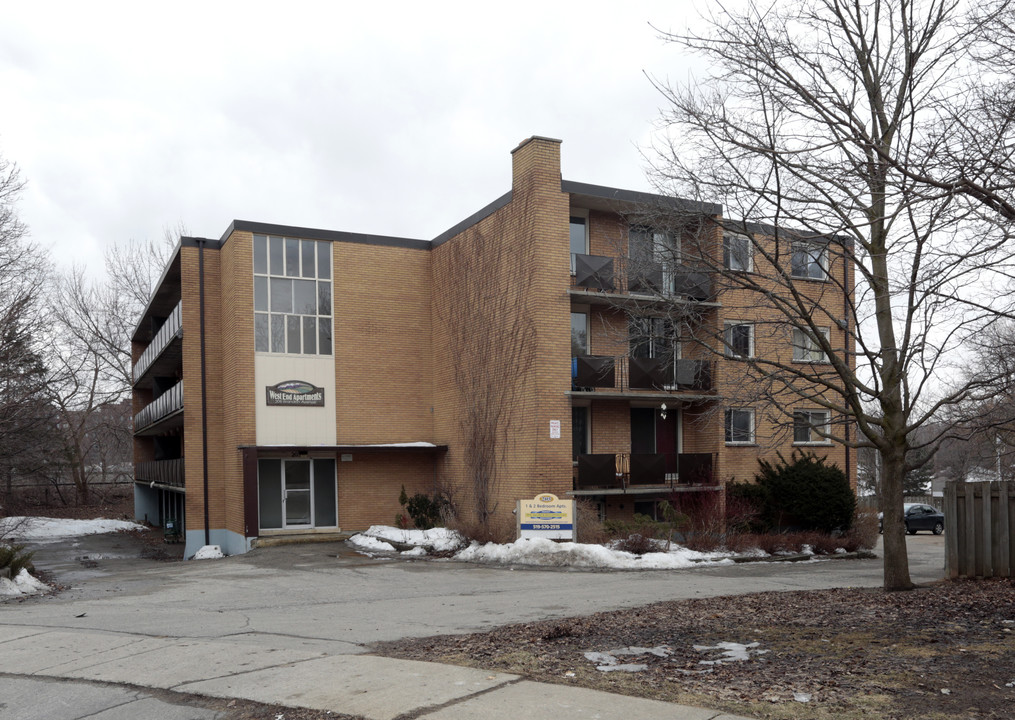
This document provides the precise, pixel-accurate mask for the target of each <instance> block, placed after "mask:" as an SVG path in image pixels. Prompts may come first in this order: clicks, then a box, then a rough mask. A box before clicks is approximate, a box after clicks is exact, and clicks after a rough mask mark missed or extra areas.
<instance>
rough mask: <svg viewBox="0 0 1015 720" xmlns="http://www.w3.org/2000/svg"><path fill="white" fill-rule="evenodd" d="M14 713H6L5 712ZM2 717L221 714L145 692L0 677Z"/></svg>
mask: <svg viewBox="0 0 1015 720" xmlns="http://www.w3.org/2000/svg"><path fill="white" fill-rule="evenodd" d="M8 712H9V713H11V714H9V715H8V714H5V713H8ZM0 716H2V717H7V718H17V720H85V719H86V718H87V719H88V720H137V719H138V718H159V720H217V718H219V717H220V715H219V713H216V712H214V711H212V710H208V709H205V708H198V707H193V706H191V705H177V704H173V703H169V702H166V701H165V700H162V699H159V698H155V697H152V696H151V695H150V694H148V693H145V692H144V691H141V690H137V689H131V688H125V687H116V686H111V685H106V684H96V683H67V682H65V681H61V680H58V679H52V678H32V677H12V676H6V677H4V676H0Z"/></svg>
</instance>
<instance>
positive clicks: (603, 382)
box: [574, 355, 616, 388]
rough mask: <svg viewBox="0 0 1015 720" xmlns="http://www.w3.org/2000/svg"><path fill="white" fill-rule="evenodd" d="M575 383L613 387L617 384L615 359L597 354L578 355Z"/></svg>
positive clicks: (585, 385)
mask: <svg viewBox="0 0 1015 720" xmlns="http://www.w3.org/2000/svg"><path fill="white" fill-rule="evenodd" d="M574 362H575V372H574V385H575V387H598V388H612V387H615V386H616V375H615V372H614V365H615V362H614V359H613V358H612V357H600V356H596V355H583V356H580V357H576V358H575V359H574Z"/></svg>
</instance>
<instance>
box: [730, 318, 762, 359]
mask: <svg viewBox="0 0 1015 720" xmlns="http://www.w3.org/2000/svg"><path fill="white" fill-rule="evenodd" d="M723 343H724V344H725V346H726V347H725V348H724V350H725V355H726V357H738V358H751V357H754V325H753V324H751V323H733V322H728V323H726V327H725V328H724V331H723Z"/></svg>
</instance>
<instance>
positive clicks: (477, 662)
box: [375, 580, 1015, 720]
mask: <svg viewBox="0 0 1015 720" xmlns="http://www.w3.org/2000/svg"><path fill="white" fill-rule="evenodd" d="M723 643H736V644H738V645H739V648H738V647H734V648H733V651H735V652H739V654H740V656H741V657H743V656H746V659H740V660H730V661H728V662H715V661H717V660H720V661H721V660H722V659H723V657H724V653H726V652H728V651H731V648H730V647H729V646H723V645H722V644H723ZM696 648H697V649H696ZM617 650H625V651H626V652H619V653H618V652H614V653H613V659H614V662H613V665H634V666H644V668H643V669H641V670H638V671H636V672H625V671H623V670H614V671H602V670H599V669H597V667H599V666H603V667H609V666H610V661H609V659H608V658H604V657H597V656H593V657H594V658H595V659H596V662H593V661H592V660H589V659H587V658H586V655H585V653H610V652H611V651H617ZM375 652H377V653H378V654H381V655H389V656H392V657H400V658H407V659H414V660H428V661H432V662H446V663H453V664H459V665H467V666H470V667H479V668H484V669H489V670H500V671H505V672H511V673H517V674H521V675H524V676H526V677H528V678H530V679H533V680H538V681H542V682H556V683H565V684H572V685H578V686H582V687H589V688H594V689H597V690H605V691H608V692H616V693H622V694H628V695H637V696H640V697H650V698H656V699H660V700H668V701H671V702H680V703H685V704H689V705H695V706H699V707H706V708H714V709H716V710H722V711H726V712H730V713H735V714H742V715H748V716H752V717H757V718H828V719H831V718H837V719H841V718H846V719H849V718H923V719H926V720H939V719H942V718H953V717H963V718H1009V717H1011V712H1012V711H1011V708H1012V707H1013V703H1015V586H1013V584H1012V582H1011V581H1010V580H985V581H956V582H947V583H941V584H938V585H934V586H932V587H926V588H920V589H917V590H914V591H913V592H908V593H885V592H883V591H880V590H867V589H863V590H861V589H840V590H827V591H811V592H799V593H776V592H769V593H757V594H751V595H740V596H733V597H719V598H710V599H703V600H689V601H679V602H664V603H657V604H654V605H649V606H646V607H642V608H636V609H629V610H620V611H615V612H606V613H597V614H595V615H591V616H587V617H578V618H571V619H566V620H553V621H544V622H536V623H523V624H519V625H510V626H506V627H503V628H500V629H497V630H494V631H492V632H489V633H481V634H474V635H462V636H441V637H432V638H423V639H410V640H401V641H398V642H392V643H384V644H380V645H377V646H376V647H375Z"/></svg>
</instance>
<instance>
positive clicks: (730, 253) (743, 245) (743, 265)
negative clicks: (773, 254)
mask: <svg viewBox="0 0 1015 720" xmlns="http://www.w3.org/2000/svg"><path fill="white" fill-rule="evenodd" d="M722 260H723V265H724V266H725V267H726V269H727V270H736V271H740V272H751V271H752V270H753V269H754V262H753V258H752V257H751V239H750V238H749V237H747V236H746V235H733V234H726V235H723V236H722Z"/></svg>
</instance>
